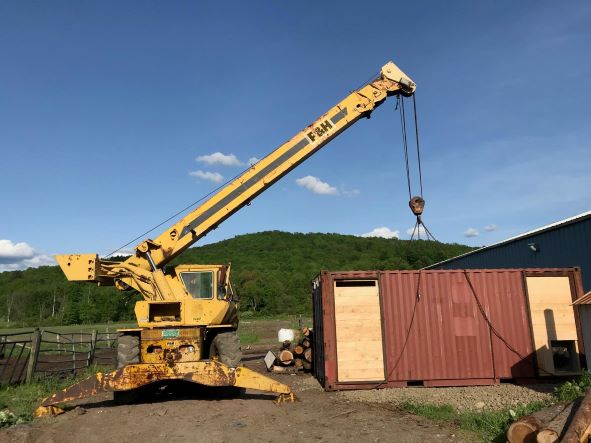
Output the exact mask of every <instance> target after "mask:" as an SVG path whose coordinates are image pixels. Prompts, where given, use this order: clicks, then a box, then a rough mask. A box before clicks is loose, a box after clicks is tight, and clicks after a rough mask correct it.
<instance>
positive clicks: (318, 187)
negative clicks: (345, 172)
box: [296, 175, 339, 195]
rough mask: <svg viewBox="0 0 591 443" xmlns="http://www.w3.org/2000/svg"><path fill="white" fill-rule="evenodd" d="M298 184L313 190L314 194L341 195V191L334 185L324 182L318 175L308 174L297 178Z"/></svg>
mask: <svg viewBox="0 0 591 443" xmlns="http://www.w3.org/2000/svg"><path fill="white" fill-rule="evenodd" d="M296 183H297V185H298V186H301V187H302V188H306V189H308V190H310V191H312V192H313V193H314V194H321V195H339V191H338V190H337V188H335V187H334V186H331V185H329V184H328V183H326V182H323V181H322V180H320V179H319V178H318V177H314V176H312V175H307V176H305V177H302V178H298V179H297V180H296Z"/></svg>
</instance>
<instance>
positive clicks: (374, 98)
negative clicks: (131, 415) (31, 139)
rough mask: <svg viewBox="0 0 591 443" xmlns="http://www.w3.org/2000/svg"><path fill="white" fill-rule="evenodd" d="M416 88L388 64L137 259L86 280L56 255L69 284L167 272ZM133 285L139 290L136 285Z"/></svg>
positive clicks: (101, 263)
mask: <svg viewBox="0 0 591 443" xmlns="http://www.w3.org/2000/svg"><path fill="white" fill-rule="evenodd" d="M415 89H416V85H415V83H414V82H413V81H412V80H411V79H410V78H409V77H408V76H407V75H406V74H405V73H404V72H402V71H401V70H400V68H398V67H397V66H396V65H395V64H394V63H393V62H388V63H386V64H385V65H384V66H383V67H382V69H381V70H380V74H379V75H378V76H377V77H376V78H375V79H374V80H372V81H370V82H368V83H367V84H365V85H364V86H362V87H361V88H359V89H357V90H355V91H353V92H351V93H350V94H349V95H348V96H347V97H345V98H344V99H343V100H341V101H340V102H339V103H337V104H336V105H335V106H333V107H332V108H331V109H330V110H329V111H328V112H326V113H325V114H323V115H322V116H320V117H319V118H318V119H316V120H315V121H314V122H313V123H311V124H310V125H308V126H307V127H306V128H304V129H303V130H301V131H300V132H298V133H297V134H296V135H295V136H294V137H292V138H291V139H289V140H288V141H287V142H285V143H284V144H282V145H281V146H279V147H278V148H277V149H275V150H274V151H273V152H271V153H270V154H269V155H267V156H266V157H265V158H263V159H262V160H260V161H258V162H257V163H256V164H254V165H252V166H251V167H250V168H249V169H248V170H246V171H245V172H244V173H243V174H241V175H240V176H239V177H238V178H236V179H235V180H233V181H231V182H230V183H228V184H227V185H226V186H225V187H223V188H222V189H221V190H219V191H218V192H217V193H216V194H214V195H213V196H212V197H210V198H209V199H208V200H207V201H205V202H204V203H203V204H202V205H200V206H199V207H197V208H195V209H194V210H193V211H191V212H190V213H189V214H187V215H186V216H185V217H183V218H182V219H181V220H179V221H178V222H177V223H175V224H174V225H172V226H171V227H170V228H168V229H166V230H165V231H164V232H163V233H162V234H160V235H159V236H158V237H156V238H155V239H154V240H151V239H147V240H144V241H143V242H141V243H140V244H138V245H137V247H136V254H135V255H132V256H131V257H129V258H128V259H127V260H125V261H123V262H120V263H114V262H107V261H105V260H101V259H99V258H98V257H96V260H95V262H94V263H92V272H90V271H91V269H89V270H88V271H89V273H88V276H86V277H82V278H75V277H74V276H73V275H68V271H70V274H72V273H73V271H74V268H69V269H68V268H67V267H66V266H65V262H66V261H67V262H69V263H70V264H68V265H67V266H68V267H69V266H70V265H71V264H72V258H71V257H72V256H57V259H58V262H59V263H60V266H62V269H64V272H66V275H67V276H68V278H69V279H70V280H86V281H89V280H91V281H102V282H103V283H106V284H109V283H111V282H109V281H108V280H110V279H111V278H117V274H119V273H121V272H123V274H126V275H127V274H129V272H130V270H136V269H138V268H139V269H142V270H145V271H149V272H153V271H155V270H157V269H162V268H163V267H164V266H165V265H166V264H167V263H169V262H170V261H171V260H173V259H174V258H175V257H177V256H178V255H179V254H181V253H182V252H183V251H185V250H186V249H187V248H189V247H190V246H191V245H193V244H194V243H195V242H196V241H198V240H199V239H201V238H203V237H204V236H205V235H207V234H208V233H209V232H210V231H212V230H213V229H215V228H217V226H218V225H219V224H220V223H222V222H223V221H224V220H225V219H227V218H228V217H230V216H231V215H232V214H234V213H235V212H236V211H238V210H239V209H240V208H242V207H243V206H245V205H248V204H249V203H250V202H251V201H252V200H253V199H254V198H255V197H257V196H258V195H259V194H261V193H262V192H264V191H265V190H267V189H268V188H269V187H270V186H271V185H272V184H273V183H275V182H276V181H277V180H279V179H280V178H281V177H283V176H284V175H285V174H287V173H288V172H290V171H291V170H293V169H294V168H295V167H297V166H298V165H299V164H301V163H302V162H303V161H305V160H306V159H307V158H308V157H310V156H311V155H312V154H314V153H315V152H317V151H318V150H320V149H321V148H322V147H323V146H324V145H326V144H327V143H328V142H330V141H331V140H333V139H334V138H335V137H336V136H337V135H339V134H340V133H341V132H343V131H344V130H345V129H347V128H348V127H349V126H351V125H352V124H354V123H355V122H357V121H358V120H359V119H361V118H362V117H368V116H369V115H370V113H371V112H372V111H373V110H374V109H375V108H376V107H377V106H379V105H380V104H382V103H383V102H384V101H385V100H386V98H387V97H389V96H392V95H399V94H401V95H404V96H410V95H412V94H413V93H414V91H415ZM84 261H86V260H84ZM117 264H119V265H120V266H117ZM82 274H86V272H83V273H82ZM73 277H74V278H73ZM79 277H80V276H79ZM132 286H134V287H137V282H136V284H133V285H132ZM140 292H141V291H140Z"/></svg>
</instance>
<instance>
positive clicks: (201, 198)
mask: <svg viewBox="0 0 591 443" xmlns="http://www.w3.org/2000/svg"><path fill="white" fill-rule="evenodd" d="M250 168H252V166H249V167H248V168H246V169H245V170H244V171H242V172H240V173H238V174H236V175H235V176H234V177H232V178H231V179H229V180H228V181H226V182H225V183H223V184H221V185H219V186H218V187H217V188H215V189H213V190H212V191H210V192H208V193H207V194H205V195H204V196H202V197H200V198H199V199H197V200H195V201H194V202H192V203H191V204H189V205H187V206H185V207H184V208H183V209H181V210H180V211H177V212H176V213H174V214H172V215H171V216H170V217H168V218H167V219H166V220H163V221H162V222H160V223H158V224H157V225H156V226H154V227H152V228H150V229H148V230H147V231H146V232H144V233H142V234H140V235H138V236H137V237H135V238H134V239H133V240H130V241H129V242H127V243H125V244H124V245H122V246H119V247H118V248H117V249H115V250H114V251H112V252H110V253H109V254H107V255H105V256H104V258H108V257H110V256H112V255H113V254H115V253H117V252H119V251H121V250H122V249H123V248H126V247H127V246H129V245H131V244H132V243H135V242H136V241H138V240H141V239H143V238H145V237H146V235H148V234H149V233H150V232H152V231H154V230H155V229H158V228H159V227H160V226H162V225H163V224H164V223H168V222H169V221H170V220H172V219H174V218H176V217H178V216H179V215H181V214H183V213H185V212H187V211H188V210H189V209H191V208H192V207H193V206H195V205H196V204H197V203H201V202H202V201H203V200H205V199H206V198H207V197H209V196H211V195H213V194H214V193H216V192H217V191H219V190H220V189H222V188H223V187H224V186H226V185H228V184H230V183H231V182H233V181H234V180H236V179H237V178H238V177H240V176H241V175H242V174H244V173H246V172H247V171H248V170H249V169H250Z"/></svg>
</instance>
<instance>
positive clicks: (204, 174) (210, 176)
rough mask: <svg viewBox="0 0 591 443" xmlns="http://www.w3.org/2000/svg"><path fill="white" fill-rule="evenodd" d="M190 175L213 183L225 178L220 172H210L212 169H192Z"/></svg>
mask: <svg viewBox="0 0 591 443" xmlns="http://www.w3.org/2000/svg"><path fill="white" fill-rule="evenodd" d="M189 175H190V176H192V177H196V178H199V179H202V180H207V181H210V182H212V183H221V182H222V180H223V179H224V176H223V175H222V174H220V173H219V172H210V171H191V172H189Z"/></svg>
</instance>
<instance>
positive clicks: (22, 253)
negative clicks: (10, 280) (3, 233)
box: [0, 240, 35, 263]
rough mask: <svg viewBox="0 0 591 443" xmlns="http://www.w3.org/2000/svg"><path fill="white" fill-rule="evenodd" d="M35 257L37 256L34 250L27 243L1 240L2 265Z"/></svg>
mask: <svg viewBox="0 0 591 443" xmlns="http://www.w3.org/2000/svg"><path fill="white" fill-rule="evenodd" d="M33 255H35V252H34V251H33V248H31V246H29V245H28V244H27V243H25V242H20V243H13V242H12V241H10V240H0V263H10V262H11V261H12V260H23V259H25V258H31V257H33Z"/></svg>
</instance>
